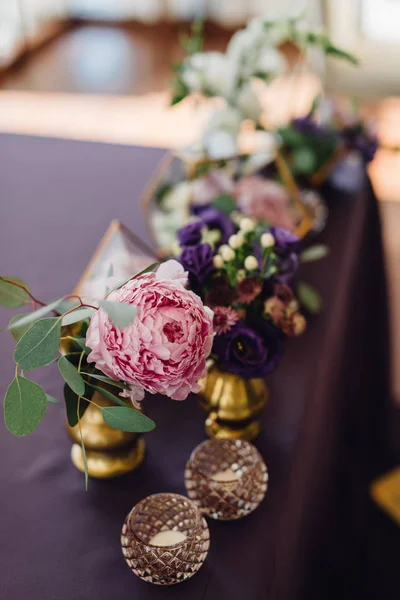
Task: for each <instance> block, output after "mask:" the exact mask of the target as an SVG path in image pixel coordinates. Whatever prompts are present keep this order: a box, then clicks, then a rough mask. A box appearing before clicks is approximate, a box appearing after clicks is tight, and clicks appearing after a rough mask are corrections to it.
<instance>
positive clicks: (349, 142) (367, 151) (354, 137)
mask: <svg viewBox="0 0 400 600" xmlns="http://www.w3.org/2000/svg"><path fill="white" fill-rule="evenodd" d="M342 137H343V141H344V143H345V144H346V146H347V148H349V149H350V150H356V151H357V152H359V153H360V154H361V157H362V159H363V160H364V162H366V163H369V162H371V160H373V158H374V156H375V153H376V151H377V150H378V146H379V143H378V139H377V137H376V136H375V135H368V133H367V132H366V131H365V129H364V127H363V126H362V125H356V126H353V127H346V128H345V129H344V130H343V132H342Z"/></svg>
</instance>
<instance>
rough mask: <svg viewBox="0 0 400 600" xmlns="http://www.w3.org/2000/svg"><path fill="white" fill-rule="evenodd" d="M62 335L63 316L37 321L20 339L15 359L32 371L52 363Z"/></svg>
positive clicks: (24, 367) (22, 367) (23, 367)
mask: <svg viewBox="0 0 400 600" xmlns="http://www.w3.org/2000/svg"><path fill="white" fill-rule="evenodd" d="M60 337H61V317H49V318H46V319H41V320H40V321H36V323H34V324H33V325H32V327H30V328H29V329H28V331H27V332H26V333H25V334H24V335H23V336H22V338H21V339H20V340H19V342H18V344H17V346H16V348H15V351H14V360H15V362H16V363H17V364H18V365H19V366H20V368H21V369H25V370H26V371H32V370H33V369H38V368H39V367H44V366H45V365H48V364H49V363H51V362H52V361H53V360H54V359H55V357H56V355H57V352H58V347H59V345H60Z"/></svg>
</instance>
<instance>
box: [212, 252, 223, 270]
mask: <svg viewBox="0 0 400 600" xmlns="http://www.w3.org/2000/svg"><path fill="white" fill-rule="evenodd" d="M213 265H214V267H215V268H216V269H222V267H223V266H224V261H223V258H222V256H219V254H216V255H215V256H214V258H213Z"/></svg>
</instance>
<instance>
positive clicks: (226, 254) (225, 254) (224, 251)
mask: <svg viewBox="0 0 400 600" xmlns="http://www.w3.org/2000/svg"><path fill="white" fill-rule="evenodd" d="M219 253H220V255H221V256H222V258H223V260H224V261H225V262H230V261H231V260H233V259H234V258H235V256H236V255H235V253H234V251H233V250H232V248H230V247H229V246H228V244H223V245H222V246H221V247H220V249H219Z"/></svg>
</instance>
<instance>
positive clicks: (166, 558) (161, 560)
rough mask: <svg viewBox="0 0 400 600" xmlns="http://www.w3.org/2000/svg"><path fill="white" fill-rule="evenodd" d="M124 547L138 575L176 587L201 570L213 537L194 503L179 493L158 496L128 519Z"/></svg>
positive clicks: (148, 499)
mask: <svg viewBox="0 0 400 600" xmlns="http://www.w3.org/2000/svg"><path fill="white" fill-rule="evenodd" d="M121 544H122V552H123V555H124V557H125V560H126V562H127V563H128V565H129V567H130V568H131V569H132V571H133V572H134V573H135V575H137V576H138V577H140V578H141V579H143V580H144V581H148V582H150V583H155V584H158V585H173V584H175V583H179V582H181V581H185V579H189V577H192V575H194V574H195V573H196V572H197V571H198V570H199V569H200V567H201V566H202V564H203V562H204V561H205V559H206V556H207V553H208V549H209V546H210V534H209V531H208V526H207V523H206V521H205V519H204V518H203V516H202V515H201V514H200V512H199V510H198V508H197V506H196V504H195V503H194V502H192V501H191V500H189V499H188V498H185V497H184V496H179V495H178V494H154V495H153V496H148V497H147V498H145V499H144V500H142V501H141V502H139V503H138V504H137V505H136V506H134V507H133V509H132V510H131V512H130V513H129V514H128V516H127V517H126V519H125V523H124V525H123V527H122V535H121Z"/></svg>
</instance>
